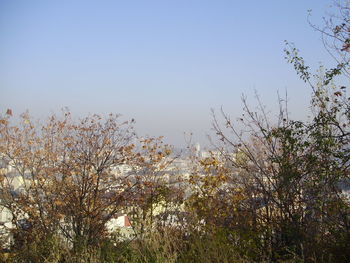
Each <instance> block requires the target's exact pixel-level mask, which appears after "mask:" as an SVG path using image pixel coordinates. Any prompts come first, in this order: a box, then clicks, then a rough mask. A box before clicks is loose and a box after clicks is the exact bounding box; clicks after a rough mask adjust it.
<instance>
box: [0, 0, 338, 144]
mask: <svg viewBox="0 0 350 263" xmlns="http://www.w3.org/2000/svg"><path fill="white" fill-rule="evenodd" d="M331 3H332V1H331V0H309V1H303V0H296V1H277V0H274V1H249V2H247V1H199V0H198V1H185V0H183V1H80V0H79V1H41V0H37V1H24V0H22V1H20V0H12V1H6V0H0V37H1V41H0V92H1V99H0V108H1V111H2V112H3V113H4V112H5V111H6V109H7V108H11V109H12V110H13V112H14V114H15V115H18V114H19V113H21V112H23V111H25V110H27V109H28V110H29V111H30V113H31V114H32V115H33V116H34V117H37V118H41V119H43V118H45V117H46V116H47V115H49V114H51V113H58V112H59V111H60V109H61V108H63V107H68V108H69V109H70V110H71V111H72V113H73V114H74V115H75V116H84V115H86V114H89V113H98V114H102V115H107V114H108V113H110V112H113V113H120V114H122V116H123V117H122V118H123V119H125V120H127V119H132V118H134V119H135V120H136V131H137V133H138V134H140V135H146V134H148V135H151V136H160V135H162V136H165V141H166V142H168V143H171V144H174V145H175V146H176V147H184V146H185V144H186V142H185V139H184V132H186V133H187V134H189V133H191V132H192V133H193V142H199V143H200V144H201V146H205V145H206V143H207V142H206V134H208V133H210V128H211V121H212V119H211V109H212V108H213V109H214V110H216V111H220V108H221V107H223V108H224V110H225V111H226V112H227V113H228V114H230V115H231V116H232V117H233V118H234V117H238V116H239V115H240V113H241V112H242V104H241V101H240V97H241V95H242V94H246V95H247V97H248V99H249V101H250V102H251V104H252V105H254V98H253V97H254V92H255V90H256V92H257V93H258V94H260V96H261V99H262V101H263V103H264V104H266V105H267V106H268V108H269V109H270V110H271V114H272V116H274V114H275V113H276V112H275V111H276V110H277V108H278V107H277V92H278V91H279V92H280V93H281V94H284V93H285V91H287V93H288V97H289V106H290V111H291V113H292V116H293V117H295V118H302V119H305V118H306V115H307V110H308V103H309V101H310V96H309V95H310V90H309V88H308V87H307V85H305V84H304V83H303V82H302V81H301V80H299V78H298V76H297V75H296V74H295V72H294V70H293V67H292V66H291V65H289V64H288V63H287V62H286V61H285V59H284V53H283V49H284V40H288V41H290V42H294V43H295V45H296V46H297V48H299V49H300V51H301V55H302V56H303V57H304V58H305V61H306V63H307V64H309V65H310V66H311V67H312V68H313V69H315V70H316V69H317V67H318V66H319V63H320V62H322V63H323V64H324V65H326V66H331V65H332V59H331V58H330V57H329V55H328V54H327V52H326V51H325V49H324V47H323V45H322V42H321V36H320V34H319V33H318V32H315V30H314V29H312V28H311V27H310V26H309V24H308V22H307V14H308V13H307V10H309V9H312V10H313V11H312V16H311V21H312V22H313V23H315V24H318V25H322V17H323V16H325V15H326V12H327V10H328V9H327V8H328V7H329V5H330V4H331Z"/></svg>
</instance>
